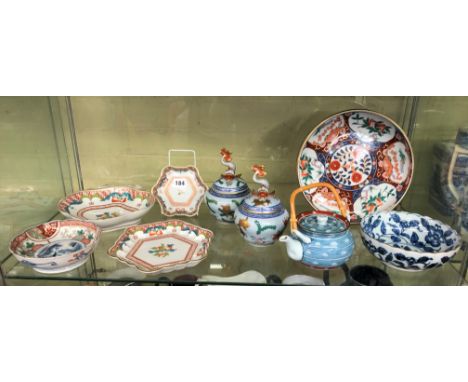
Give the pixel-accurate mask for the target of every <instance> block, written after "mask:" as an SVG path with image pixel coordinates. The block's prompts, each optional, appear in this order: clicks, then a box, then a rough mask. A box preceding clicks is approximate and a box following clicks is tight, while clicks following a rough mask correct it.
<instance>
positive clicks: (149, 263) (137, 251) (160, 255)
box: [108, 220, 213, 274]
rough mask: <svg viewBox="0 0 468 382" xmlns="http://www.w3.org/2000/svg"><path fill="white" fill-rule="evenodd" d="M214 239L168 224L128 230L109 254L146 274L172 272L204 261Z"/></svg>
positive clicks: (185, 225) (187, 227) (194, 229)
mask: <svg viewBox="0 0 468 382" xmlns="http://www.w3.org/2000/svg"><path fill="white" fill-rule="evenodd" d="M212 237H213V233H212V232H211V231H209V230H207V229H204V228H201V227H198V226H196V225H193V224H189V223H185V222H183V221H181V220H168V221H165V222H156V223H150V224H144V225H139V226H133V227H130V228H127V230H126V231H125V232H124V233H123V234H122V235H120V237H119V238H118V239H117V241H116V242H115V244H114V245H113V246H112V248H110V249H109V251H108V254H109V255H110V256H112V257H114V258H116V259H118V260H119V261H121V262H123V263H125V264H128V265H131V266H134V267H136V268H137V269H138V270H140V271H142V272H145V273H153V274H156V273H165V272H172V271H174V270H178V269H183V268H187V267H194V266H195V265H197V264H199V263H200V262H201V261H202V260H203V259H205V258H206V256H207V251H208V247H209V244H210V241H211V238H212Z"/></svg>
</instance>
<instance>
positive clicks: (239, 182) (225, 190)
mask: <svg viewBox="0 0 468 382" xmlns="http://www.w3.org/2000/svg"><path fill="white" fill-rule="evenodd" d="M210 193H211V194H213V195H215V196H219V197H223V198H229V197H231V198H235V197H240V196H247V195H248V194H249V193H250V189H249V186H248V185H247V183H246V182H245V181H244V180H243V179H242V178H241V177H240V175H236V176H233V177H231V178H229V177H226V176H225V175H223V176H221V178H219V179H218V180H217V181H216V182H214V183H213V185H212V186H211V187H210Z"/></svg>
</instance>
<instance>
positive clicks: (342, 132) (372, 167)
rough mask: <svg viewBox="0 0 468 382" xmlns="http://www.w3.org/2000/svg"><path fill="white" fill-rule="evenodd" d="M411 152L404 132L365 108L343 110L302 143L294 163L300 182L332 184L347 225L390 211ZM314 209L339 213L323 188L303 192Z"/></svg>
mask: <svg viewBox="0 0 468 382" xmlns="http://www.w3.org/2000/svg"><path fill="white" fill-rule="evenodd" d="M413 167H414V163H413V152H412V149H411V145H410V143H409V140H408V138H407V137H406V135H405V133H404V132H403V130H402V129H401V128H400V127H399V126H398V125H397V124H396V123H395V122H394V121H392V120H391V119H390V118H388V117H386V116H384V115H382V114H379V113H375V112H373V111H369V110H349V111H344V112H341V113H338V114H335V115H332V116H331V117H329V118H327V119H326V120H325V121H323V122H321V123H319V124H318V126H316V127H315V128H314V129H313V130H312V131H311V132H310V133H309V135H308V136H307V138H306V139H305V141H304V143H303V145H302V147H301V149H300V151H299V156H298V159H297V172H298V178H299V184H300V185H301V186H306V185H308V184H311V183H315V182H327V183H331V184H332V185H333V186H335V188H337V190H338V192H339V194H340V197H341V200H342V201H343V202H344V204H345V207H346V208H347V210H348V211H349V213H350V217H351V221H352V222H357V221H359V220H361V219H362V218H363V217H365V216H367V215H369V214H371V213H373V212H378V211H388V210H392V209H393V208H394V207H395V206H396V205H397V204H398V203H399V202H400V201H401V200H402V198H403V197H404V195H405V194H406V191H407V190H408V188H409V185H410V183H411V179H412V176H413ZM304 196H305V198H306V199H307V201H308V202H309V203H310V204H311V205H312V206H313V207H314V208H316V209H317V210H322V211H324V210H325V211H331V212H334V213H338V212H339V211H338V206H337V204H336V201H335V200H334V198H333V196H332V195H331V193H330V192H328V190H327V189H324V188H320V187H319V188H313V189H311V190H309V191H305V192H304Z"/></svg>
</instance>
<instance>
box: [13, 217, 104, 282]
mask: <svg viewBox="0 0 468 382" xmlns="http://www.w3.org/2000/svg"><path fill="white" fill-rule="evenodd" d="M100 235H101V229H100V228H99V227H97V226H96V225H95V224H93V223H89V222H83V221H79V220H55V221H50V222H47V223H43V224H40V225H38V226H35V227H32V228H28V229H27V230H25V231H23V232H22V233H21V234H19V235H17V236H16V237H15V238H13V239H12V240H11V242H10V246H9V248H10V252H11V253H12V254H13V256H15V257H16V259H17V260H18V261H19V262H20V263H22V264H24V265H27V266H30V267H32V268H33V269H34V270H35V271H37V272H40V273H61V272H68V271H71V270H72V269H75V268H78V267H79V266H81V265H83V264H84V263H85V262H86V261H87V260H88V258H89V255H90V254H91V253H92V252H93V251H94V249H95V248H96V246H97V243H98V241H99V237H100Z"/></svg>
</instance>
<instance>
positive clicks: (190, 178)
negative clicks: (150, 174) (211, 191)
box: [151, 166, 208, 216]
mask: <svg viewBox="0 0 468 382" xmlns="http://www.w3.org/2000/svg"><path fill="white" fill-rule="evenodd" d="M207 189H208V187H207V186H206V185H205V183H204V182H203V180H202V179H201V177H200V174H199V172H198V169H197V168H196V167H193V166H188V167H173V166H167V167H165V168H163V170H162V171H161V176H160V177H159V179H158V181H157V182H156V184H155V185H154V186H153V188H152V189H151V192H152V194H153V195H154V196H155V197H156V199H157V201H158V202H159V205H160V206H161V213H162V214H163V215H166V216H174V215H185V216H196V215H198V210H199V208H200V204H201V202H202V200H203V197H204V195H205V192H206V190H207Z"/></svg>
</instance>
